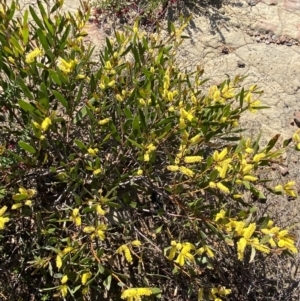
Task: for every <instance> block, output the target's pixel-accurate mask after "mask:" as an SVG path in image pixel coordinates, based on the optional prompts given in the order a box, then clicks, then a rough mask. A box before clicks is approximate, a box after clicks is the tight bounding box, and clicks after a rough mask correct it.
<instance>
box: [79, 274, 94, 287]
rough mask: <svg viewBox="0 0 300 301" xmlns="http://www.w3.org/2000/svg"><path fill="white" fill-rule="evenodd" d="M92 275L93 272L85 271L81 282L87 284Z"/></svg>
mask: <svg viewBox="0 0 300 301" xmlns="http://www.w3.org/2000/svg"><path fill="white" fill-rule="evenodd" d="M91 277H92V273H91V272H85V273H83V274H82V276H81V283H82V285H86V283H87V282H88V281H89V279H90V278H91Z"/></svg>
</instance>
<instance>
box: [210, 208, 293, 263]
mask: <svg viewBox="0 0 300 301" xmlns="http://www.w3.org/2000/svg"><path fill="white" fill-rule="evenodd" d="M225 217H226V211H225V210H224V209H221V210H220V211H219V212H218V213H217V214H216V216H215V219H214V220H215V222H216V223H217V225H218V227H219V229H221V230H224V231H225V232H226V233H227V234H230V235H231V236H232V238H234V237H236V238H238V242H237V253H238V259H239V260H243V259H244V254H245V249H246V247H247V246H250V247H252V248H254V249H256V250H258V251H260V252H262V253H266V254H268V253H270V250H271V249H270V248H271V247H272V248H276V247H278V248H281V249H286V250H288V251H290V252H292V253H297V248H296V247H295V241H294V240H293V238H292V237H291V236H289V235H288V230H281V229H280V228H279V227H273V222H272V221H270V222H269V223H268V225H267V227H266V228H264V229H262V230H260V231H256V227H257V225H256V223H250V224H247V222H245V221H242V220H235V219H233V218H227V220H228V221H227V223H224V218H225ZM220 221H221V222H220ZM262 234H265V235H268V236H267V237H263V243H262V242H261V240H260V239H259V238H262ZM266 244H269V246H267V245H266Z"/></svg>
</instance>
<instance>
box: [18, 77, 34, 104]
mask: <svg viewBox="0 0 300 301" xmlns="http://www.w3.org/2000/svg"><path fill="white" fill-rule="evenodd" d="M16 82H17V83H18V84H19V85H20V87H21V89H22V91H23V93H24V94H25V96H26V97H27V98H28V99H30V100H33V99H34V97H33V95H32V94H31V92H30V90H29V89H28V87H27V85H25V83H24V81H23V80H22V79H21V78H20V77H18V78H17V80H16Z"/></svg>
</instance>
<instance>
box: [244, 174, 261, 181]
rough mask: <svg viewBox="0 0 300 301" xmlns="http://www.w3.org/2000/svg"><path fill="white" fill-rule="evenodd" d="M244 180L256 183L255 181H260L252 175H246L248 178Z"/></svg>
mask: <svg viewBox="0 0 300 301" xmlns="http://www.w3.org/2000/svg"><path fill="white" fill-rule="evenodd" d="M243 180H245V181H250V182H255V181H257V180H258V178H257V177H254V176H251V175H246V176H244V177H243Z"/></svg>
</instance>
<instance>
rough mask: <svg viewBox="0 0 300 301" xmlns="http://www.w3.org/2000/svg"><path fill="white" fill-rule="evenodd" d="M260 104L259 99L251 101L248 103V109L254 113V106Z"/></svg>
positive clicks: (255, 110)
mask: <svg viewBox="0 0 300 301" xmlns="http://www.w3.org/2000/svg"><path fill="white" fill-rule="evenodd" d="M260 105H261V101H259V100H256V101H254V102H252V103H251V104H250V107H249V111H250V112H251V113H256V112H257V109H255V108H254V107H259V106H260Z"/></svg>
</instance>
